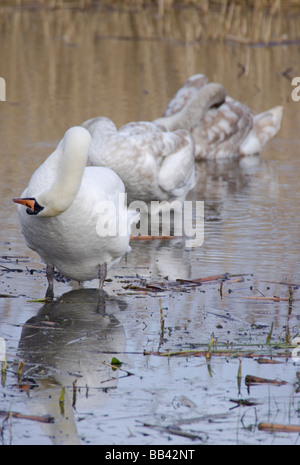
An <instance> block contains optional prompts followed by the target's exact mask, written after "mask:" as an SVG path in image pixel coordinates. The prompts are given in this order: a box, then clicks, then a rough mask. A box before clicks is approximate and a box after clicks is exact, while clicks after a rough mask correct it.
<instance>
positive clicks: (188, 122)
mask: <svg viewBox="0 0 300 465" xmlns="http://www.w3.org/2000/svg"><path fill="white" fill-rule="evenodd" d="M225 98H226V91H225V89H224V87H223V86H221V85H220V84H215V83H210V84H207V85H206V86H204V87H203V88H201V89H200V90H199V91H198V92H197V93H196V95H195V97H193V98H192V99H191V101H190V102H188V103H187V105H186V106H185V107H183V109H182V110H180V111H179V112H178V113H174V114H173V115H171V116H165V117H162V118H159V119H157V120H155V121H154V123H156V124H162V125H164V126H165V127H166V128H167V129H168V130H169V131H175V130H177V129H186V130H188V131H190V130H191V129H192V128H193V127H194V126H195V125H197V124H199V122H200V121H201V119H202V118H203V116H204V115H205V113H206V112H207V110H208V109H209V108H210V107H211V106H213V105H216V104H221V103H223V102H224V100H225Z"/></svg>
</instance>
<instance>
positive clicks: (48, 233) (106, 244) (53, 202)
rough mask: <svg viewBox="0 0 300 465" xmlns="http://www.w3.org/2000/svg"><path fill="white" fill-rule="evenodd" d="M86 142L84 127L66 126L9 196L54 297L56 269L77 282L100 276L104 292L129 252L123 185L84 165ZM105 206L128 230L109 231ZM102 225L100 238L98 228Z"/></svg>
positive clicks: (101, 170) (103, 171)
mask: <svg viewBox="0 0 300 465" xmlns="http://www.w3.org/2000/svg"><path fill="white" fill-rule="evenodd" d="M90 144H91V136H90V134H89V132H88V131H87V130H86V129H84V128H82V127H73V128H71V129H69V130H68V131H67V132H66V133H65V135H64V137H63V139H62V140H61V141H60V143H59V144H58V146H57V148H56V150H55V151H54V152H53V153H52V154H51V155H50V156H49V158H48V159H47V160H46V161H45V162H44V163H43V164H42V165H41V166H40V167H39V168H38V169H37V170H36V171H35V173H34V174H33V176H32V178H31V180H30V181H29V184H28V187H27V188H26V189H25V191H24V192H23V194H22V198H17V199H13V200H14V202H16V203H18V204H20V205H19V207H18V214H19V220H20V223H21V228H22V233H23V235H24V237H25V240H26V243H27V245H28V246H29V247H30V248H31V249H33V250H34V251H36V252H37V253H38V254H39V255H40V257H41V259H42V261H43V262H44V263H45V264H46V265H47V267H46V273H47V279H48V289H47V292H46V297H48V298H53V277H54V267H56V268H57V270H58V271H59V272H60V273H61V274H62V275H64V276H66V277H68V278H70V279H72V280H76V281H88V280H91V279H95V278H99V280H100V282H99V289H100V290H101V291H102V287H103V283H104V280H105V277H106V273H107V269H108V268H110V267H111V266H112V265H114V264H115V263H116V262H118V261H119V260H120V259H121V257H122V256H123V255H124V254H125V253H126V252H127V251H129V250H130V247H129V239H130V232H129V224H130V222H131V221H132V218H131V215H127V205H125V204H124V198H125V196H124V184H123V182H122V181H121V179H120V178H119V177H118V176H117V175H116V174H115V173H114V172H113V171H111V170H109V169H107V168H100V167H86V163H87V158H88V151H89V147H90ZM122 195H123V203H122V202H121V201H120V199H121V200H122ZM24 206H25V207H26V208H24ZM104 206H106V207H107V206H112V211H111V212H110V213H111V215H112V217H113V219H114V220H115V221H117V219H121V221H122V222H123V223H122V224H123V225H124V218H125V222H126V224H125V226H127V228H126V227H125V228H124V229H126V230H125V231H124V232H123V231H122V234H116V232H115V231H114V230H112V229H109V228H110V227H112V228H113V224H112V223H111V222H110V221H109V217H108V216H107V210H106V211H104ZM125 215H126V216H125ZM106 223H107V224H108V225H109V226H108V227H107V236H106V237H104V234H100V233H99V230H100V231H101V230H102V231H103V229H105V227H106V226H105V224H106ZM111 225H112V226H111ZM116 227H117V225H116ZM116 231H118V229H116Z"/></svg>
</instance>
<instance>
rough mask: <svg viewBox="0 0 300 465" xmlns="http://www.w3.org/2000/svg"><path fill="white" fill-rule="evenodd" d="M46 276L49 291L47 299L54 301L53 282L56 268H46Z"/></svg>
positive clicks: (50, 266)
mask: <svg viewBox="0 0 300 465" xmlns="http://www.w3.org/2000/svg"><path fill="white" fill-rule="evenodd" d="M46 276H47V280H48V289H47V291H46V299H48V300H53V297H54V291H53V280H54V266H52V265H47V266H46Z"/></svg>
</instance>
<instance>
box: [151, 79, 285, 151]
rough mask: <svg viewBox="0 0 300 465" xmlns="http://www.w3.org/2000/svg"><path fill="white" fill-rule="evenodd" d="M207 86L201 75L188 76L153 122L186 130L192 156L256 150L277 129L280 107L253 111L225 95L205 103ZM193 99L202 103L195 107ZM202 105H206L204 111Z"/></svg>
mask: <svg viewBox="0 0 300 465" xmlns="http://www.w3.org/2000/svg"><path fill="white" fill-rule="evenodd" d="M210 86H211V84H209V83H208V79H207V77H206V76H205V75H203V74H196V75H194V76H191V77H190V78H189V79H188V80H187V81H186V82H185V83H184V85H183V87H182V88H181V89H179V90H178V92H177V93H176V94H175V96H174V97H173V99H172V100H171V101H170V103H169V105H168V108H167V110H166V111H165V113H164V115H163V117H162V118H159V119H156V120H154V123H156V124H162V125H164V126H165V127H166V128H167V129H168V130H170V131H175V130H177V129H186V130H188V131H190V132H191V134H192V136H193V139H194V142H195V156H196V160H201V159H216V158H238V157H240V156H247V155H254V154H257V153H260V152H261V151H262V149H263V147H264V146H265V144H266V143H267V142H268V141H269V140H270V139H271V138H272V137H273V136H274V135H275V134H276V133H277V132H278V131H279V129H280V125H281V119H282V110H283V109H282V107H281V106H277V107H275V108H272V109H271V110H268V111H266V112H264V113H260V114H258V115H254V113H253V112H252V111H251V110H250V109H249V108H248V107H247V106H246V105H244V104H242V103H240V102H238V101H237V100H234V99H232V98H231V97H228V96H226V98H224V101H223V102H220V104H219V105H218V106H216V105H211V106H206V102H207V100H209V99H208V95H209V94H210V92H211V89H210ZM195 100H200V101H201V100H203V102H204V103H203V104H201V105H200V106H199V108H197V106H195V104H194V101H195ZM203 106H204V107H205V106H206V110H205V111H203ZM187 113H188V114H189V118H188V119H187V118H186V114H187Z"/></svg>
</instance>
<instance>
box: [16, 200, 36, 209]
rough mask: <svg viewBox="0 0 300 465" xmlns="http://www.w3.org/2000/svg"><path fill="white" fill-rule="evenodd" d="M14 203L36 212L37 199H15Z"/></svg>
mask: <svg viewBox="0 0 300 465" xmlns="http://www.w3.org/2000/svg"><path fill="white" fill-rule="evenodd" d="M13 201H14V202H15V203H19V204H20V205H24V207H26V208H29V210H31V211H33V212H34V205H35V199H13Z"/></svg>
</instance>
